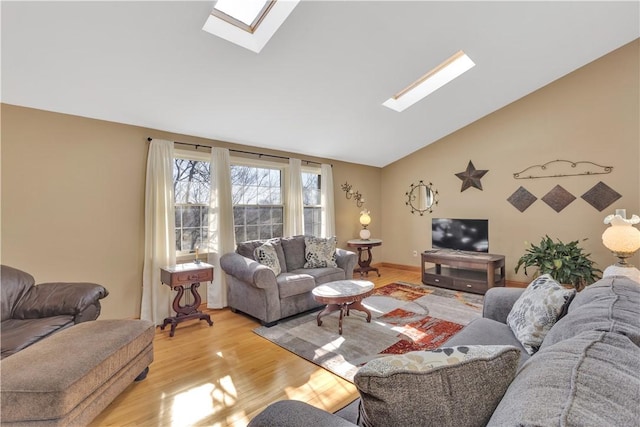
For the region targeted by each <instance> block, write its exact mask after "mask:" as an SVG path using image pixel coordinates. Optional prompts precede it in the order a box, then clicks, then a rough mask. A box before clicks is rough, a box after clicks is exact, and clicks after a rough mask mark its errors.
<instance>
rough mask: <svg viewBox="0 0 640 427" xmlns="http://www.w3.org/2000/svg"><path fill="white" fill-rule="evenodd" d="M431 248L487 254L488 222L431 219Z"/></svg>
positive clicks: (480, 220)
mask: <svg viewBox="0 0 640 427" xmlns="http://www.w3.org/2000/svg"><path fill="white" fill-rule="evenodd" d="M431 246H432V247H433V248H434V249H453V250H459V251H469V252H489V220H487V219H452V218H432V220H431Z"/></svg>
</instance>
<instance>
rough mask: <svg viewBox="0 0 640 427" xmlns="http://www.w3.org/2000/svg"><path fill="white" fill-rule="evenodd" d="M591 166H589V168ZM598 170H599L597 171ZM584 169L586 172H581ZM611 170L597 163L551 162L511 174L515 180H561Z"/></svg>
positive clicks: (600, 173)
mask: <svg viewBox="0 0 640 427" xmlns="http://www.w3.org/2000/svg"><path fill="white" fill-rule="evenodd" d="M589 165H591V166H589ZM592 166H595V168H594V170H591V167H592ZM567 167H570V168H572V169H575V171H573V172H572V171H571V169H568V172H563V171H562V169H563V168H565V169H566V168H567ZM552 168H557V169H558V170H559V172H556V173H554V172H552V171H550V170H549V169H552ZM597 168H599V169H597ZM581 169H586V170H581ZM612 170H613V166H601V165H599V164H597V163H593V162H588V161H582V162H572V161H570V160H552V161H550V162H547V163H545V164H543V165H533V166H529V167H528V168H526V169H524V170H522V171H520V172H516V173H514V174H513V177H514V178H515V179H535V178H561V177H565V176H581V175H603V174H607V173H611V171H612ZM527 171H531V172H529V175H526V176H525V175H523V174H524V173H525V172H527Z"/></svg>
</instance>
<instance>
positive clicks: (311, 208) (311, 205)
mask: <svg viewBox="0 0 640 427" xmlns="http://www.w3.org/2000/svg"><path fill="white" fill-rule="evenodd" d="M320 177H321V175H320V174H319V173H318V172H305V171H303V172H302V203H303V205H304V234H310V235H313V236H320V234H321V232H322V201H321V194H320V188H321V180H320Z"/></svg>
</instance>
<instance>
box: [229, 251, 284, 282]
mask: <svg viewBox="0 0 640 427" xmlns="http://www.w3.org/2000/svg"><path fill="white" fill-rule="evenodd" d="M220 267H221V268H222V269H223V270H224V272H225V273H227V274H229V275H231V276H233V277H235V278H237V279H238V280H241V281H243V282H245V283H248V284H250V285H253V286H255V287H256V288H269V287H276V286H277V283H276V275H275V274H274V272H273V270H271V269H270V268H269V267H267V266H266V265H263V264H260V263H259V262H257V261H254V260H252V259H250V258H247V257H244V256H242V255H240V254H237V253H235V252H230V253H227V254H224V255H222V256H221V257H220Z"/></svg>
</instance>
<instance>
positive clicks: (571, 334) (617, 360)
mask: <svg viewBox="0 0 640 427" xmlns="http://www.w3.org/2000/svg"><path fill="white" fill-rule="evenodd" d="M523 291H524V290H523V289H515V288H492V289H490V290H489V291H488V292H487V294H486V295H485V300H484V311H483V317H482V318H481V319H477V320H474V321H473V322H471V323H470V324H469V325H467V326H466V327H465V328H464V329H463V330H462V331H461V332H460V333H458V334H457V335H455V336H453V337H452V338H451V339H450V340H449V341H448V342H447V343H446V345H445V346H446V347H454V346H461V345H483V346H484V345H508V346H513V347H515V348H518V349H519V350H520V363H519V365H520V366H519V368H518V370H517V372H516V373H515V378H514V379H513V380H512V381H511V383H510V384H509V385H508V387H507V389H506V392H505V393H504V395H503V396H502V397H501V399H500V400H499V402H498V403H497V406H496V407H495V409H494V410H493V412H492V414H491V416H490V419H489V421H488V422H483V423H480V424H474V423H469V422H466V421H462V420H460V419H448V420H447V421H448V422H446V423H444V424H442V423H441V424H439V425H451V426H453V425H460V426H462V425H484V424H486V425H489V426H578V425H580V426H637V425H639V423H640V284H638V283H637V282H634V281H632V280H630V279H628V278H626V277H622V276H614V277H608V278H604V279H601V280H599V281H598V282H596V283H595V284H593V285H591V286H588V287H587V288H586V289H584V290H583V291H581V292H579V293H578V294H577V295H576V296H575V297H574V298H573V300H572V301H571V302H570V304H569V305H568V310H567V311H566V315H564V316H562V317H561V318H559V320H558V321H557V322H556V323H555V324H554V325H553V326H552V327H551V329H550V330H549V332H548V333H547V334H546V336H545V337H544V340H543V342H542V345H541V346H540V349H539V350H538V351H537V352H535V353H534V354H533V355H529V354H527V352H526V351H525V350H524V348H523V347H522V345H521V344H520V342H519V341H518V340H517V339H516V338H515V336H514V334H513V333H512V331H511V329H510V328H509V326H508V325H507V323H506V321H507V316H508V314H509V313H510V311H511V308H512V306H513V304H514V303H515V301H516V300H517V299H518V298H519V297H520V295H521V294H522V292H523ZM458 380H460V378H458ZM465 380H466V381H469V384H470V385H471V383H472V382H473V381H472V380H473V379H471V378H464V379H462V381H465ZM360 381H362V379H361V380H360ZM355 383H356V386H357V387H358V389H359V390H360V392H361V394H362V388H363V386H364V385H365V384H364V383H363V382H361V383H359V379H358V377H357V376H356V379H355ZM406 384H407V386H406V387H410V385H409V383H406ZM472 389H473V387H469V392H468V395H466V396H464V398H465V399H474V395H473V391H472ZM397 393H398V391H396V392H395V393H394V392H393V390H389V393H388V396H387V397H384V398H388V399H393V396H394V394H397ZM401 393H403V394H404V393H406V394H407V395H409V396H410V395H411V390H407V389H406V388H404V389H403V390H401ZM423 398H424V396H416V399H404V400H402V403H401V404H399V405H397V406H396V407H394V409H393V410H394V411H398V412H402V413H403V414H404V418H405V419H407V416H406V415H407V414H419V413H420V410H419V406H416V405H428V404H429V400H428V398H424V399H423ZM378 399H380V397H378ZM378 403H379V402H378ZM365 410H366V405H365ZM394 416H395V415H394V414H389V417H386V418H387V419H373V420H366V419H365V421H368V422H367V424H369V425H389V424H388V421H389V419H393V417H394ZM357 418H358V401H356V402H354V403H352V404H351V405H349V406H348V407H347V408H345V409H343V410H341V411H338V413H337V414H330V413H327V412H324V411H322V410H320V409H317V408H315V407H312V406H310V405H308V404H306V403H303V402H295V401H280V402H276V403H274V404H272V405H270V406H269V407H267V408H266V409H265V410H264V411H263V412H262V413H260V414H259V415H258V416H256V417H255V418H254V419H253V420H252V421H251V423H250V424H249V425H250V426H253V427H255V426H267V425H270V426H293V425H302V424H300V423H301V422H303V421H304V422H303V424H305V425H311V424H309V422H308V420H313V424H314V425H322V426H347V425H353V423H356V422H357ZM305 420H306V421H305ZM409 420H410V421H409V422H405V423H403V425H405V426H407V425H416V426H417V425H421V426H425V425H431V424H430V420H425V419H419V418H418V416H417V415H415V418H411V417H409ZM360 423H361V425H362V424H363V418H362V417H360Z"/></svg>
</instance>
